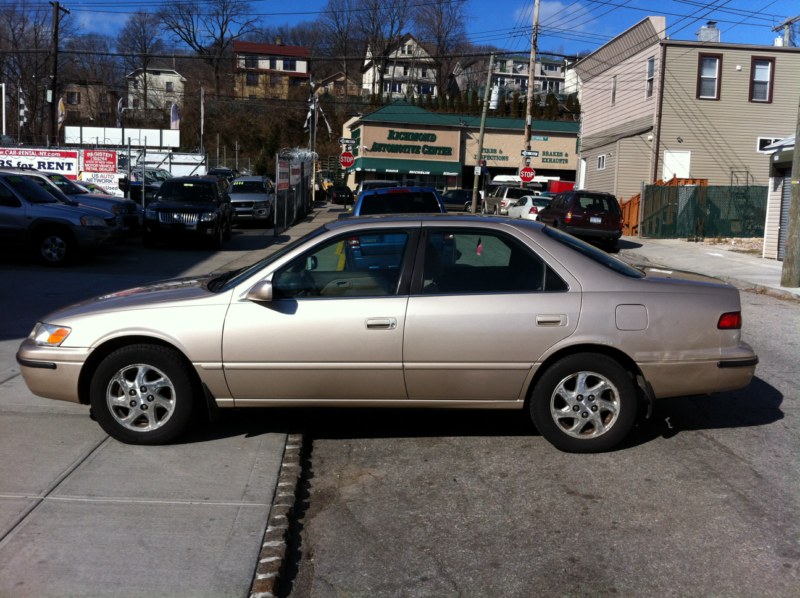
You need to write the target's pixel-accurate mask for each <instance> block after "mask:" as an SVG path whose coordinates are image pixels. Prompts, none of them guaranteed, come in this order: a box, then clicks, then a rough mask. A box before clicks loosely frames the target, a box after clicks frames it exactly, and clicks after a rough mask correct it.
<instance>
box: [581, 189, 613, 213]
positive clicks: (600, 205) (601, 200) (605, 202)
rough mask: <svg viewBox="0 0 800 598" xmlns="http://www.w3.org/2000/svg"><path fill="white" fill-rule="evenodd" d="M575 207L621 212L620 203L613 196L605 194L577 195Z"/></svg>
mask: <svg viewBox="0 0 800 598" xmlns="http://www.w3.org/2000/svg"><path fill="white" fill-rule="evenodd" d="M575 207H576V208H580V209H582V210H586V211H587V212H608V213H610V214H619V213H620V210H619V205H618V204H617V200H616V199H614V198H613V197H608V196H605V195H580V194H579V195H577V196H576V197H575Z"/></svg>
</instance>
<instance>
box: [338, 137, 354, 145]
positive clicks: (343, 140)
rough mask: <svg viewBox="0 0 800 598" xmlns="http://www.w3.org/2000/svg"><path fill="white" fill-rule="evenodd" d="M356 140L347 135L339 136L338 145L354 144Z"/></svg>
mask: <svg viewBox="0 0 800 598" xmlns="http://www.w3.org/2000/svg"><path fill="white" fill-rule="evenodd" d="M355 144H356V140H355V139H350V138H349V137H339V145H355Z"/></svg>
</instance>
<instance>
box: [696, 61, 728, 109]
mask: <svg viewBox="0 0 800 598" xmlns="http://www.w3.org/2000/svg"><path fill="white" fill-rule="evenodd" d="M697 60H698V65H697V97H698V99H701V100H718V99H719V96H720V85H721V79H722V54H700V55H699V56H698V59H697Z"/></svg>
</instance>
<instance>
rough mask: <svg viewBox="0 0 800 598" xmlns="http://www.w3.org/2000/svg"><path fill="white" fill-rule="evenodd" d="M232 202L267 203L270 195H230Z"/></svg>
mask: <svg viewBox="0 0 800 598" xmlns="http://www.w3.org/2000/svg"><path fill="white" fill-rule="evenodd" d="M229 195H230V196H231V201H234V202H235V201H267V200H268V199H270V197H271V196H270V195H267V194H266V193H230V194H229Z"/></svg>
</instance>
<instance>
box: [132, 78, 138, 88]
mask: <svg viewBox="0 0 800 598" xmlns="http://www.w3.org/2000/svg"><path fill="white" fill-rule="evenodd" d="M133 88H134V89H139V79H134V80H133Z"/></svg>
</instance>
